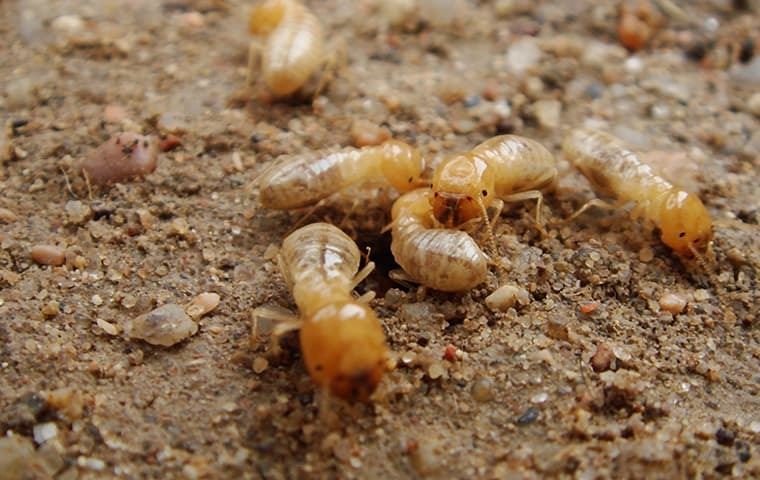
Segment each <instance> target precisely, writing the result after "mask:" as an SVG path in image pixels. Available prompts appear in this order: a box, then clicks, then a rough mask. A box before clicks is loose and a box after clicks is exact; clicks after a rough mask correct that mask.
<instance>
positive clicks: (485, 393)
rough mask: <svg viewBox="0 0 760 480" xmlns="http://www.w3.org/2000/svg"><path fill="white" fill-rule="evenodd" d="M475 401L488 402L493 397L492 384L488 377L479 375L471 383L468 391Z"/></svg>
mask: <svg viewBox="0 0 760 480" xmlns="http://www.w3.org/2000/svg"><path fill="white" fill-rule="evenodd" d="M470 393H471V394H472V398H473V399H475V401H476V402H481V403H482V402H488V401H491V400H493V398H494V396H495V395H494V384H493V380H491V378H489V377H480V378H478V379H477V380H475V383H473V384H472V390H471V391H470Z"/></svg>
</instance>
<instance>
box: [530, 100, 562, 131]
mask: <svg viewBox="0 0 760 480" xmlns="http://www.w3.org/2000/svg"><path fill="white" fill-rule="evenodd" d="M561 113H562V103H561V102H560V101H559V100H539V101H537V102H536V103H534V104H533V116H534V117H535V118H536V121H537V122H538V125H539V126H540V127H541V128H544V129H546V130H554V129H556V128H558V127H559V121H560V115H561Z"/></svg>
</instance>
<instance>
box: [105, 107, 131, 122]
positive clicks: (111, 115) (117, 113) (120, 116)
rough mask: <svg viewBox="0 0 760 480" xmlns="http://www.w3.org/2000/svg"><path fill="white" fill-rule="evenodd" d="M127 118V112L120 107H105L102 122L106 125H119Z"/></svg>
mask: <svg viewBox="0 0 760 480" xmlns="http://www.w3.org/2000/svg"><path fill="white" fill-rule="evenodd" d="M125 118H127V111H126V110H125V109H124V107H122V106H121V105H106V108H104V109H103V120H105V121H106V122H107V123H121V121H122V120H124V119H125Z"/></svg>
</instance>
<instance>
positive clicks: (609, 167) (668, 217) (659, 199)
mask: <svg viewBox="0 0 760 480" xmlns="http://www.w3.org/2000/svg"><path fill="white" fill-rule="evenodd" d="M562 151H563V152H564V154H565V156H566V157H567V159H568V160H569V161H570V162H571V163H572V164H573V165H574V166H575V167H576V168H577V169H578V170H580V172H581V173H582V174H583V175H584V176H585V177H586V178H587V179H588V180H589V182H590V183H591V185H592V187H593V189H594V191H595V192H596V194H597V195H599V196H600V197H607V198H613V199H615V203H614V204H613V205H610V204H607V203H606V202H604V201H601V200H599V199H594V200H591V201H589V202H587V203H586V204H585V205H584V206H583V207H581V208H580V209H579V210H578V211H577V212H575V213H574V214H573V215H572V216H571V217H570V219H573V218H575V217H577V216H578V215H580V214H581V213H583V212H584V211H585V210H586V209H587V208H589V207H591V206H604V207H609V208H615V207H620V206H622V205H625V204H627V203H632V202H633V203H635V204H636V206H635V207H634V209H633V210H632V212H631V216H632V217H633V218H634V219H637V218H641V217H643V218H644V219H646V220H649V221H651V222H652V223H654V224H655V226H657V228H659V230H660V239H661V240H662V242H663V243H664V244H665V245H667V246H668V247H670V248H671V249H673V251H674V252H675V253H676V254H678V255H680V256H682V257H692V256H697V257H700V254H701V253H702V252H704V251H705V250H707V249H708V248H709V245H710V242H711V240H712V236H713V227H712V220H711V218H710V214H709V213H708V212H707V209H706V208H705V206H704V205H703V204H702V201H701V200H700V199H699V197H697V196H696V195H695V194H693V193H688V192H686V191H684V190H681V189H680V188H678V187H676V186H675V185H673V184H672V183H670V182H669V181H668V180H666V179H664V178H663V177H661V176H659V175H657V174H656V173H655V172H654V171H653V170H652V168H651V167H650V166H649V165H647V164H645V163H642V161H641V160H640V159H639V157H638V156H637V155H636V154H635V153H634V152H632V151H631V150H628V149H627V148H626V147H625V146H624V145H623V143H622V142H621V141H620V140H619V139H617V138H615V137H613V136H612V135H610V134H607V133H604V132H599V131H594V130H590V129H585V128H582V129H576V130H573V131H571V132H570V133H569V134H568V135H567V137H566V138H565V139H564V141H563V144H562Z"/></svg>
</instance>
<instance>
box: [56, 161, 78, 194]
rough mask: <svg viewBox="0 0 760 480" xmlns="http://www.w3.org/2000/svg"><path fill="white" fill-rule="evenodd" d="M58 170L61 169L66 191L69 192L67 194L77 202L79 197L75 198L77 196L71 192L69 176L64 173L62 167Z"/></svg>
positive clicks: (64, 170)
mask: <svg viewBox="0 0 760 480" xmlns="http://www.w3.org/2000/svg"><path fill="white" fill-rule="evenodd" d="M60 168H61V173H62V174H63V180H64V181H65V182H66V189H67V190H68V191H69V193H70V194H71V196H72V197H74V198H76V199H77V200H79V196H77V194H76V193H74V190H72V188H71V183H70V182H69V174H68V173H66V169H65V168H63V167H60Z"/></svg>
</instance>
